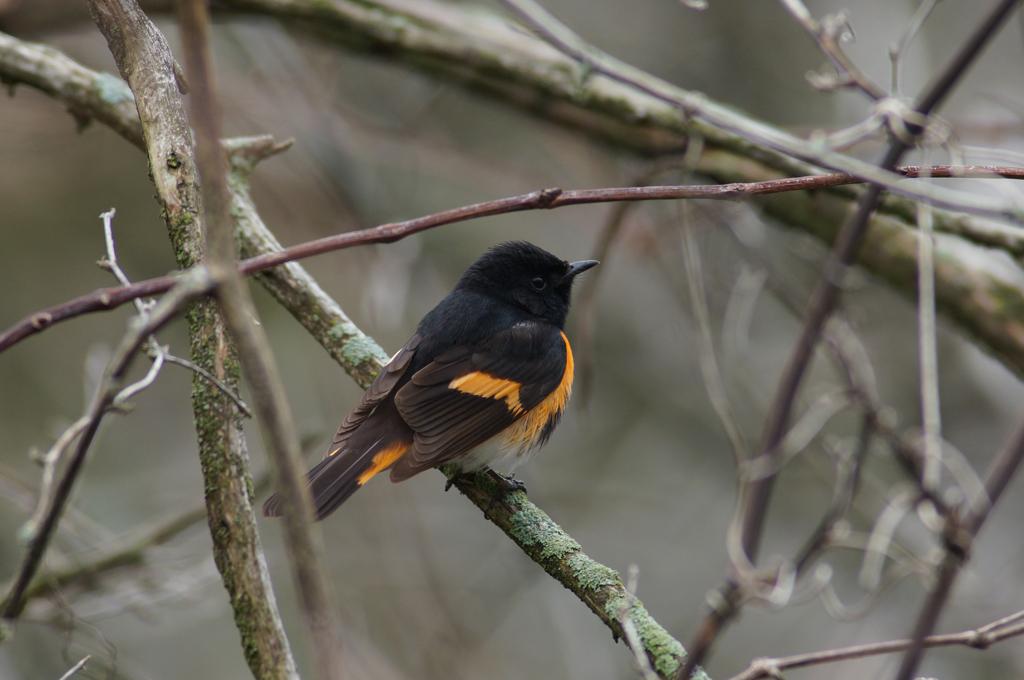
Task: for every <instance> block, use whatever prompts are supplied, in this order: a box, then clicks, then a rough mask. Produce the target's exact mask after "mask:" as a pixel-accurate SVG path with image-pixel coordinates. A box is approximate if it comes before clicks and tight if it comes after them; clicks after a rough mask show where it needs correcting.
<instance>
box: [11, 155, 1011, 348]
mask: <svg viewBox="0 0 1024 680" xmlns="http://www.w3.org/2000/svg"><path fill="white" fill-rule="evenodd" d="M926 170H927V172H926V173H924V174H927V175H928V176H930V177H936V178H939V177H964V178H991V177H1001V178H1005V179H1024V168H1017V167H1005V166H995V165H966V166H952V165H935V166H931V167H929V168H927V169H926ZM897 171H898V172H901V173H902V174H904V175H905V176H906V177H918V176H919V175H921V174H922V169H921V167H920V166H916V165H908V166H904V167H901V168H898V169H897ZM858 183H860V181H859V180H857V179H856V178H854V177H853V176H851V175H844V174H839V173H834V174H827V175H808V176H804V177H785V178H782V179H774V180H764V181H760V182H732V183H729V184H698V185H668V186H647V187H608V188H600V189H566V190H562V189H557V188H554V189H541V190H539V191H532V192H530V193H527V194H519V195H517V196H508V197H505V198H499V199H495V200H493V201H484V202H482V203H474V204H471V205H464V206H461V207H458V208H452V209H450V210H443V211H441V212H437V213H432V214H430V215H423V216H422V217H416V218H413V219H410V220H403V221H401V222H389V223H387V224H381V225H378V226H376V227H370V228H369V229H361V230H358V231H349V232H345V233H342V234H335V235H333V236H327V237H324V238H321V239H316V240H314V241H307V242H306V243H300V244H298V245H295V246H292V247H290V248H285V249H283V250H281V251H280V252H277V253H271V254H267V255H260V256H257V257H252V258H249V259H248V260H244V261H243V262H242V263H241V265H240V269H241V271H242V273H244V274H253V273H255V272H259V271H264V270H266V269H270V268H272V267H275V266H277V265H279V264H284V263H285V262H292V261H294V260H300V259H303V258H307V257H313V256H314V255H322V254H324V253H330V252H334V251H336V250H344V249H346V248H353V247H355V246H361V245H367V244H371V243H389V242H392V241H397V240H399V239H402V238H405V237H406V236H410V235H412V234H416V233H418V232H421V231H425V230H427V229H433V228H435V227H440V226H443V225H447V224H454V223H456V222H465V221H468V220H473V219H478V218H481V217H489V216H492V215H501V214H505V213H511V212H521V211H526V210H550V209H555V208H561V207H565V206H570V205H586V204H591V203H616V202H622V201H665V200H679V199H705V200H737V199H742V198H745V197H748V196H762V195H767V194H777V193H782V192H786V191H808V190H814V189H828V188H831V187H837V186H843V185H847V184H858ZM174 281H175V276H174V275H167V276H158V277H155V278H152V279H146V280H144V281H138V282H136V283H133V284H132V285H130V286H122V287H109V288H99V289H97V290H94V291H92V292H91V293H87V294H85V295H81V296H79V297H77V298H74V299H72V300H68V301H66V302H62V303H60V304H58V305H53V306H52V307H47V308H46V309H41V310H39V311H36V312H33V313H32V314H29V315H28V316H26V317H25V318H23V319H22V320H21V321H19V322H18V323H16V324H14V325H13V326H11V327H10V328H8V329H7V330H5V331H4V332H3V333H0V352H3V351H4V350H6V349H8V348H10V347H12V346H14V345H16V344H17V343H19V342H20V341H22V340H24V339H25V338H28V337H30V336H32V335H35V334H36V333H39V332H42V331H44V330H46V329H48V328H50V327H51V326H53V325H54V324H57V323H60V322H61V321H66V320H67V319H71V318H74V317H76V316H81V315H83V314H89V313H92V312H100V311H105V310H110V309H114V308H116V307H119V306H120V305H123V304H124V303H126V302H130V301H131V300H134V299H137V298H140V297H148V296H152V295H158V294H160V293H164V292H166V291H167V290H169V289H170V288H171V286H173V285H174Z"/></svg>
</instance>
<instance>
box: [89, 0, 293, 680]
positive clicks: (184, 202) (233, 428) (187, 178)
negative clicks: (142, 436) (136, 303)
mask: <svg viewBox="0 0 1024 680" xmlns="http://www.w3.org/2000/svg"><path fill="white" fill-rule="evenodd" d="M89 6H90V10H91V12H92V14H93V17H94V19H95V21H96V23H97V25H98V26H99V27H100V30H101V31H102V32H103V34H104V36H105V37H106V39H107V42H108V44H109V46H110V50H111V53H112V54H113V55H114V59H115V61H116V62H117V65H118V69H119V70H120V72H121V75H122V76H123V77H124V78H125V80H126V81H127V82H128V84H129V86H130V87H131V88H132V92H133V93H134V97H135V105H136V109H137V111H138V118H139V120H140V121H141V123H142V133H143V137H144V141H145V149H146V152H147V155H148V157H149V167H150V173H151V176H152V179H153V183H154V185H155V186H156V190H157V200H158V202H159V204H160V207H161V210H162V211H163V216H164V221H165V222H166V224H167V228H168V233H169V235H170V239H171V244H172V246H173V248H174V252H175V259H176V260H177V263H178V266H179V267H180V268H182V269H186V268H189V267H193V266H195V265H196V264H198V263H199V262H200V261H201V260H202V257H203V214H202V207H201V204H202V201H201V196H200V189H199V185H198V181H197V177H196V168H195V165H194V162H193V153H192V135H191V130H190V128H189V126H188V121H187V120H186V118H185V112H184V109H183V107H182V105H181V99H180V93H179V91H178V83H177V82H176V77H175V73H176V70H175V69H176V64H175V63H174V58H173V56H172V55H171V52H170V50H169V49H168V47H167V43H166V41H165V40H164V38H163V36H162V35H161V34H160V32H159V31H158V30H157V29H156V27H154V26H153V25H152V23H151V22H149V20H148V19H147V18H146V17H145V15H144V14H142V13H141V12H140V11H138V8H137V6H135V5H134V3H132V2H128V1H127V0H90V2H89ZM187 321H188V331H189V339H190V344H191V351H192V356H191V358H192V361H193V363H195V364H197V365H198V366H201V367H202V368H203V369H205V370H206V371H208V372H210V373H212V374H213V375H215V376H217V378H218V379H220V380H222V381H223V382H226V383H227V384H228V385H229V386H230V387H231V388H232V389H233V390H235V391H237V388H238V373H239V371H238V362H237V358H236V356H235V351H234V348H233V347H232V345H231V341H230V339H229V338H228V337H227V332H226V330H225V328H224V324H223V321H222V320H221V318H220V316H219V314H218V313H217V310H216V305H215V302H214V301H213V300H209V299H206V300H202V301H200V302H198V303H196V304H194V305H192V307H190V308H189V312H188V315H187ZM192 408H193V413H194V416H195V423H196V432H197V435H198V440H199V459H200V464H201V466H202V470H203V478H204V485H205V491H206V502H207V511H208V521H209V525H210V535H211V537H212V539H213V545H214V548H213V550H214V562H215V563H216V565H217V569H218V570H219V571H220V574H221V578H222V580H223V581H224V585H225V588H226V589H227V591H228V595H229V597H230V600H231V606H232V609H233V611H234V616H235V624H236V627H237V628H238V631H239V634H240V636H241V639H242V647H243V650H244V652H245V657H246V661H247V662H248V664H249V668H250V669H251V670H252V672H253V675H254V676H256V677H258V678H282V679H283V678H295V677H297V672H296V668H295V662H294V660H293V659H292V655H291V651H290V649H289V645H288V639H287V637H286V636H285V633H284V628H283V626H282V625H281V619H280V615H279V613H278V611H277V605H276V603H275V600H274V595H273V590H272V588H271V584H270V578H269V575H268V573H267V568H266V563H265V560H264V557H263V549H262V547H261V545H260V540H259V535H258V534H257V532H256V521H255V517H254V515H253V510H252V497H251V494H252V477H251V474H250V473H249V460H248V452H247V451H246V448H245V440H244V437H243V435H242V430H241V423H240V419H239V417H238V414H237V413H236V411H235V409H234V405H233V404H232V403H231V401H230V400H229V399H227V398H226V397H225V396H224V395H223V394H222V393H221V392H220V391H219V390H217V389H216V388H214V387H212V386H211V385H210V384H209V383H207V382H206V381H205V380H202V379H199V378H196V379H193V382H192Z"/></svg>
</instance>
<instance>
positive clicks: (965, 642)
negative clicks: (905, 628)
mask: <svg viewBox="0 0 1024 680" xmlns="http://www.w3.org/2000/svg"><path fill="white" fill-rule="evenodd" d="M1022 618H1024V611H1021V612H1017V613H1016V614H1011V615H1010V616H1006V617H1004V618H1002V619H997V620H996V621H993V622H992V623H989V624H986V625H984V626H980V627H978V628H973V629H970V630H965V631H962V632H959V633H946V634H944V635H931V636H929V637H927V638H925V639H924V640H923V646H924V647H925V648H928V649H931V648H934V647H954V646H961V647H970V648H972V649H988V648H989V647H990V646H991V645H994V644H996V643H997V642H1002V641H1003V640H1008V639H1010V638H1013V637H1017V636H1019V635H1021V634H1024V624H1022V623H1020V620H1021V619H1022ZM912 644H913V641H912V640H890V641H887V642H873V643H869V644H865V645H854V646H852V647H841V648H839V649H827V650H824V651H821V652H811V653H808V654H795V655H793V656H783V657H778V658H774V659H755V660H754V661H752V662H751V663H750V665H749V666H748V667H747V669H746V670H745V671H743V672H742V673H740V674H738V675H734V676H733V677H732V678H730V680H760V678H777V677H780V674H781V673H782V671H786V670H790V669H793V668H806V667H807V666H817V665H822V664H830V663H836V662H839V661H849V660H851V659H863V658H864V657H867V656H878V655H880V654H893V653H895V652H902V651H904V650H906V649H909V648H910V647H911V645H912Z"/></svg>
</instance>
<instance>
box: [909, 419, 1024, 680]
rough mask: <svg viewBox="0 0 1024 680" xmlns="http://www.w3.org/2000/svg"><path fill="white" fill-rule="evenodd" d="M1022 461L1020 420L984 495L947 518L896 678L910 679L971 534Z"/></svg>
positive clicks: (989, 476)
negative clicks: (959, 516) (935, 568)
mask: <svg viewBox="0 0 1024 680" xmlns="http://www.w3.org/2000/svg"><path fill="white" fill-rule="evenodd" d="M1022 461H1024V420H1022V421H1021V424H1020V425H1019V426H1018V428H1017V431H1016V432H1015V433H1014V435H1013V437H1011V439H1010V441H1009V442H1008V443H1007V444H1006V446H1005V447H1004V448H1003V449H1002V451H1000V452H999V455H997V456H996V457H995V459H994V460H993V461H992V464H991V466H990V467H989V469H988V472H986V474H985V495H984V496H983V497H982V498H979V499H976V500H975V502H974V504H973V507H972V508H971V510H970V511H969V512H968V514H967V516H966V517H965V518H964V519H963V520H962V522H958V521H956V518H952V519H949V520H947V523H946V532H945V538H946V544H947V547H946V556H945V558H944V559H943V560H942V564H941V565H940V566H939V575H938V577H937V578H936V580H935V585H934V586H933V587H932V591H931V593H929V594H928V598H927V599H926V600H925V604H924V606H923V607H922V608H921V613H920V614H919V615H918V618H917V623H916V624H915V625H914V632H913V635H912V637H911V643H910V644H909V645H908V646H907V653H906V654H905V655H904V656H903V660H902V661H901V662H900V668H899V671H898V672H897V673H896V678H897V680H909V679H910V678H911V677H913V676H914V672H915V671H916V670H917V666H918V665H919V664H920V662H921V657H922V656H923V654H924V649H925V647H926V645H925V640H926V639H927V638H928V636H929V635H930V634H931V632H932V631H933V630H935V626H936V625H937V624H938V622H939V616H940V615H941V614H942V609H943V608H944V607H945V605H946V602H947V601H948V600H949V595H950V593H951V592H952V590H953V584H954V583H955V581H956V577H957V575H958V574H959V573H960V567H961V566H963V563H964V562H965V561H966V560H967V559H968V557H969V556H970V548H971V544H972V543H973V541H974V538H975V537H976V536H977V535H978V532H979V531H981V527H982V525H984V524H985V520H986V519H988V516H989V513H990V512H991V511H992V508H993V507H994V506H995V504H996V503H998V502H999V498H1000V497H1001V496H1002V495H1003V491H1005V490H1006V487H1007V485H1008V484H1009V483H1010V480H1011V479H1013V477H1014V475H1015V474H1016V472H1017V470H1018V468H1020V465H1021V462H1022Z"/></svg>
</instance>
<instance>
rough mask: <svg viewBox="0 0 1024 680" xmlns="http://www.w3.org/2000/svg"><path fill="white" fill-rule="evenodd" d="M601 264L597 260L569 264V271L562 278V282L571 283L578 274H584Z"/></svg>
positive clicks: (577, 261)
mask: <svg viewBox="0 0 1024 680" xmlns="http://www.w3.org/2000/svg"><path fill="white" fill-rule="evenodd" d="M599 264H601V263H600V262H598V261H597V260H576V261H575V262H570V263H569V271H567V272H566V273H565V276H563V277H562V282H563V283H564V282H566V281H571V280H572V279H573V278H574V277H575V276H576V275H577V274H582V273H583V272H585V271H587V270H588V269H590V268H591V267H596V266H597V265H599Z"/></svg>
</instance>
